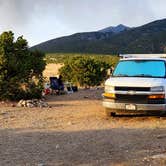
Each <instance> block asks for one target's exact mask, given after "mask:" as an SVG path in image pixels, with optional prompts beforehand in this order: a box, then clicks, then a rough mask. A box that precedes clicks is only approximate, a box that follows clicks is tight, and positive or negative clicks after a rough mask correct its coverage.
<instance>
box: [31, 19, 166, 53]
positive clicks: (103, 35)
mask: <svg viewBox="0 0 166 166" xmlns="http://www.w3.org/2000/svg"><path fill="white" fill-rule="evenodd" d="M31 49H39V50H41V51H44V52H49V53H56V52H61V53H102V54H119V53H162V52H163V51H164V50H166V19H163V20H157V21H154V22H151V23H148V24H145V25H143V26H140V27H136V28H129V27H127V26H124V25H121V24H120V25H118V26H116V27H108V28H105V29H102V30H99V31H96V32H83V33H76V34H73V35H70V36H65V37H61V38H56V39H52V40H49V41H46V42H44V43H41V44H38V45H36V46H34V47H32V48H31Z"/></svg>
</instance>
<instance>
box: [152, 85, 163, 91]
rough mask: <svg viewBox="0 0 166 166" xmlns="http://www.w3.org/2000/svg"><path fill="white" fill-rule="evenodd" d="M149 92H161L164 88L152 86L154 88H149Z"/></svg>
mask: <svg viewBox="0 0 166 166" xmlns="http://www.w3.org/2000/svg"><path fill="white" fill-rule="evenodd" d="M151 91H152V92H163V91H164V87H163V86H154V87H151Z"/></svg>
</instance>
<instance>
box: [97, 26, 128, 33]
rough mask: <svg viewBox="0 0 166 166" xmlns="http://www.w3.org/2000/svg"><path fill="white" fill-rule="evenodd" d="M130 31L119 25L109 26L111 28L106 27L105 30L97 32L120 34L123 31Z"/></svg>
mask: <svg viewBox="0 0 166 166" xmlns="http://www.w3.org/2000/svg"><path fill="white" fill-rule="evenodd" d="M129 29H131V28H130V27H127V26H125V25H123V24H119V25H118V26H114V27H113V26H111V27H107V28H104V29H102V30H100V31H99V32H103V33H107V32H112V33H116V34H118V33H120V32H123V31H126V30H129Z"/></svg>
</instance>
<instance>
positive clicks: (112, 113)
mask: <svg viewBox="0 0 166 166" xmlns="http://www.w3.org/2000/svg"><path fill="white" fill-rule="evenodd" d="M112 111H113V110H111V109H109V108H106V109H105V114H106V116H107V117H111V116H112V117H114V116H115V115H116V113H115V112H112Z"/></svg>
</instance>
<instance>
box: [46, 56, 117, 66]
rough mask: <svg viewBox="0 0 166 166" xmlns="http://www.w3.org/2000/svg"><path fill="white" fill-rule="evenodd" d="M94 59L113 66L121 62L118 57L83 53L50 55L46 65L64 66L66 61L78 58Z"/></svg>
mask: <svg viewBox="0 0 166 166" xmlns="http://www.w3.org/2000/svg"><path fill="white" fill-rule="evenodd" d="M80 56H81V57H93V58H95V59H96V60H99V61H102V62H103V61H104V62H107V63H109V64H110V65H111V66H115V65H116V63H117V62H118V60H119V57H118V56H116V55H109V54H108V55H104V54H81V53H48V54H46V56H45V60H46V63H47V64H49V63H56V64H64V62H65V61H66V60H69V59H72V58H77V57H80Z"/></svg>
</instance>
